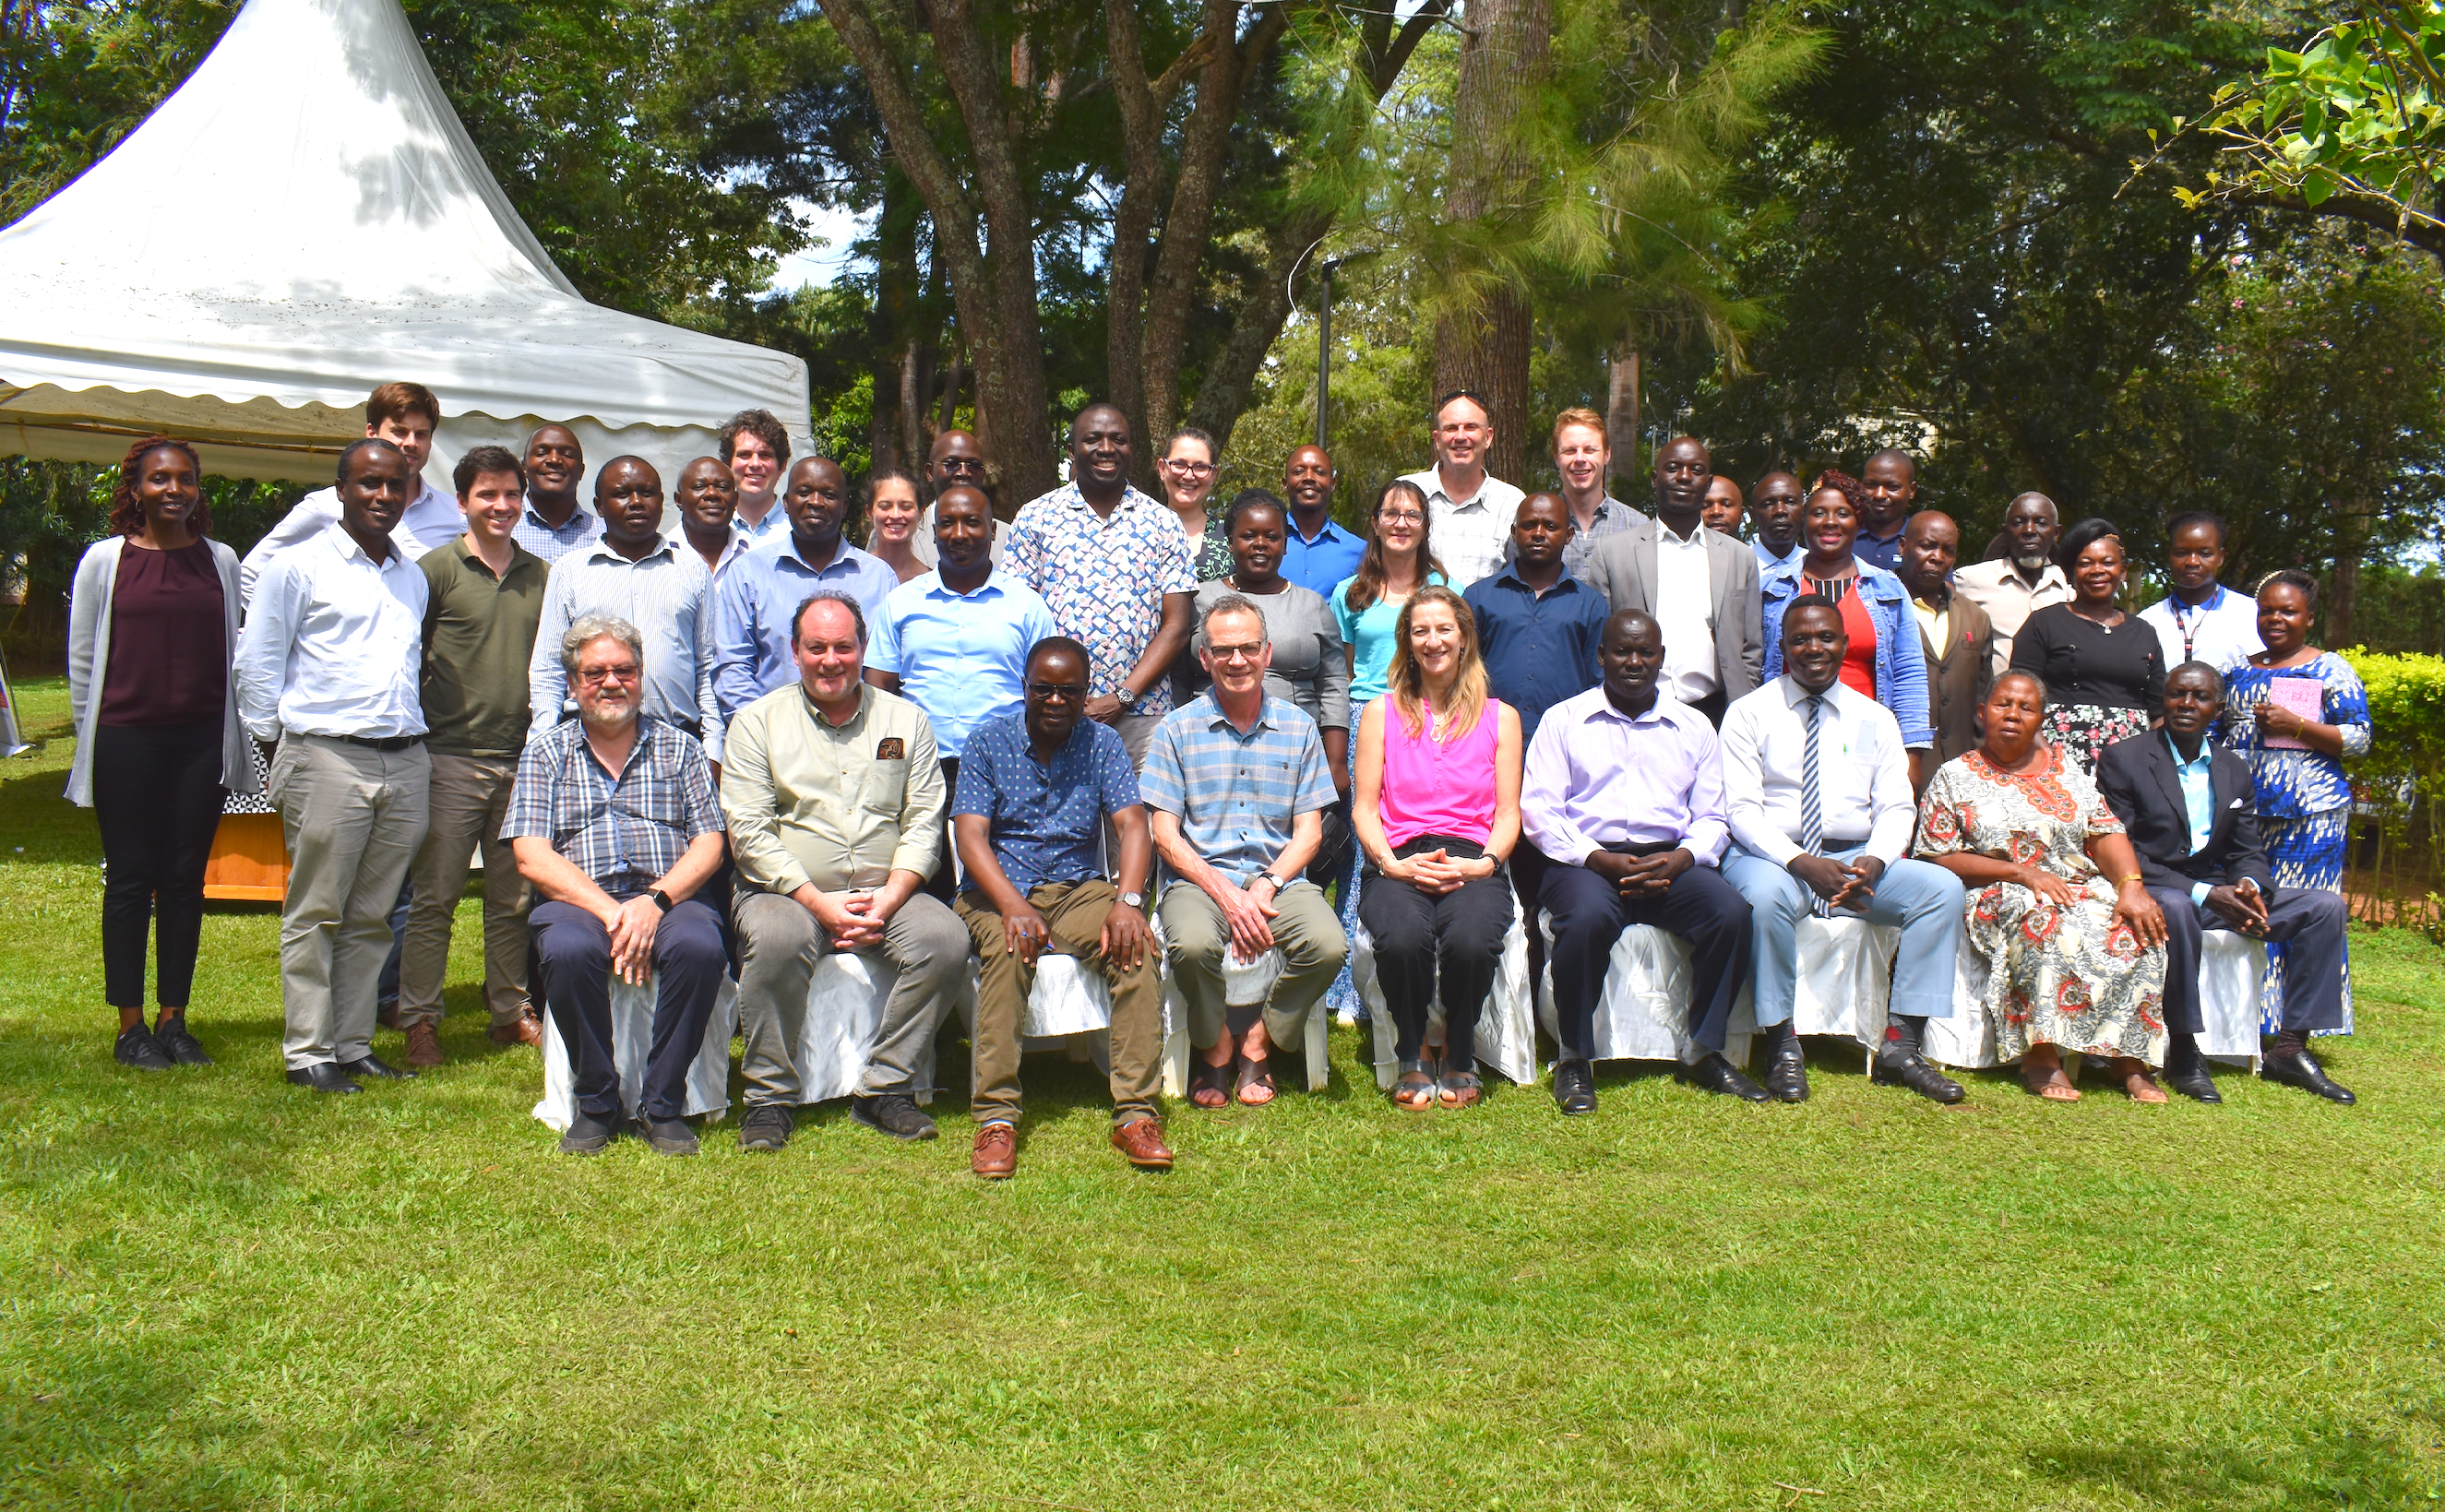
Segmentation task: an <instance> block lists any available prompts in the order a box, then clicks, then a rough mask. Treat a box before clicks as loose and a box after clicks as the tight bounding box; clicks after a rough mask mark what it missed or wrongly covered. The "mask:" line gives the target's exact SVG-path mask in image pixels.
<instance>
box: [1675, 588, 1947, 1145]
mask: <svg viewBox="0 0 2445 1512" xmlns="http://www.w3.org/2000/svg"><path fill="white" fill-rule="evenodd" d="M1850 644H1851V643H1850V637H1849V636H1847V635H1845V634H1844V633H1843V631H1842V611H1841V609H1840V608H1839V607H1837V606H1836V605H1835V603H1834V601H1833V600H1831V599H1829V598H1826V597H1824V596H1823V595H1822V594H1818V593H1803V594H1801V596H1800V597H1798V598H1796V599H1794V600H1792V602H1791V607H1789V608H1788V609H1786V610H1784V611H1783V616H1782V663H1783V667H1784V669H1785V670H1784V672H1783V675H1782V677H1779V678H1777V679H1775V680H1774V681H1772V682H1769V683H1767V684H1766V685H1765V686H1764V687H1762V688H1760V689H1758V690H1757V691H1756V692H1755V693H1752V694H1750V695H1749V696H1748V697H1747V698H1745V699H1743V700H1740V701H1739V702H1738V703H1735V704H1733V705H1732V707H1731V711H1730V712H1729V713H1727V714H1726V715H1725V716H1724V732H1723V733H1724V792H1725V793H1726V795H1727V799H1726V808H1727V810H1728V812H1727V814H1726V819H1727V821H1728V823H1729V824H1730V826H1731V831H1732V850H1731V853H1730V854H1729V855H1727V856H1726V857H1725V858H1724V877H1725V880H1726V881H1728V882H1729V883H1731V885H1732V886H1733V887H1737V888H1739V889H1740V893H1741V896H1742V897H1744V898H1746V899H1747V900H1748V903H1749V926H1750V949H1749V955H1750V960H1751V961H1753V962H1754V964H1755V966H1756V968H1757V1022H1758V1027H1759V1028H1760V1029H1761V1030H1764V1033H1765V1040H1766V1076H1765V1090H1766V1091H1767V1092H1772V1093H1773V1094H1774V1095H1775V1096H1777V1097H1779V1098H1781V1099H1782V1101H1784V1102H1787V1103H1796V1102H1800V1101H1802V1100H1804V1099H1805V1098H1806V1097H1807V1096H1808V1072H1807V1067H1806V1064H1805V1062H1804V1060H1803V1058H1802V1055H1801V1046H1800V1036H1798V1035H1796V1034H1794V1033H1793V1032H1792V1026H1791V1014H1792V999H1793V996H1794V992H1795V984H1796V982H1797V980H1798V966H1799V957H1798V944H1797V940H1798V931H1799V927H1800V921H1801V919H1803V918H1806V917H1808V916H1809V915H1810V914H1812V913H1814V914H1817V915H1819V916H1820V917H1821V916H1824V915H1826V914H1829V913H1831V912H1832V911H1834V910H1841V911H1844V912H1848V913H1853V914H1861V915H1865V916H1866V918H1867V920H1868V921H1869V923H1871V924H1890V925H1897V926H1899V927H1900V929H1901V932H1902V938H1901V956H1900V959H1899V960H1898V961H1895V963H1894V980H1893V994H1892V997H1891V998H1890V999H1888V1000H1887V1005H1886V1017H1885V1033H1884V1042H1883V1044H1882V1046H1881V1047H1880V1048H1879V1049H1878V1051H1877V1052H1876V1055H1874V1056H1873V1057H1872V1058H1871V1059H1870V1061H1869V1063H1868V1075H1869V1079H1870V1080H1872V1081H1876V1082H1879V1083H1885V1082H1898V1083H1899V1084H1901V1085H1902V1086H1905V1087H1908V1088H1910V1089H1911V1090H1912V1091H1913V1092H1917V1093H1918V1094H1919V1095H1921V1096H1923V1097H1928V1098H1932V1099H1933V1100H1934V1101H1936V1102H1939V1103H1957V1102H1959V1101H1961V1097H1962V1092H1961V1088H1960V1085H1959V1084H1958V1083H1956V1082H1953V1081H1951V1080H1950V1079H1948V1078H1946V1077H1945V1076H1943V1075H1941V1074H1939V1073H1937V1072H1936V1070H1935V1068H1933V1067H1932V1066H1930V1065H1929V1064H1928V1063H1927V1062H1926V1061H1925V1060H1924V1059H1922V1058H1920V1055H1919V1044H1920V1038H1921V1035H1922V1032H1923V1031H1924V1030H1925V1028H1926V1024H1927V1020H1928V1019H1930V1018H1950V1017H1952V1004H1953V997H1952V963H1953V956H1954V954H1955V953H1956V952H1957V951H1958V950H1959V949H1960V948H1961V910H1962V889H1961V881H1960V879H1959V878H1957V877H1955V876H1954V875H1953V874H1952V873H1951V872H1950V871H1947V870H1945V869H1944V868H1942V867H1938V866H1932V865H1930V864H1929V863H1927V862H1924V861H1913V860H1910V859H1908V857H1909V853H1910V845H1911V831H1912V829H1913V825H1914V824H1915V823H1916V819H1917V806H1916V804H1915V802H1914V801H1913V797H1912V794H1911V781H1910V755H1909V753H1908V751H1906V750H1905V749H1904V748H1903V746H1902V731H1901V726H1900V725H1899V724H1898V723H1896V722H1895V721H1894V717H1893V715H1892V713H1891V712H1889V711H1888V710H1887V709H1886V708H1885V706H1884V705H1883V704H1881V703H1878V702H1877V701H1876V700H1874V699H1870V698H1866V697H1863V696H1861V695H1860V694H1859V693H1858V692H1857V691H1856V690H1854V689H1851V688H1847V687H1844V686H1843V685H1842V682H1841V671H1842V654H1843V652H1845V651H1847V650H1848V649H1849V648H1850Z"/></svg>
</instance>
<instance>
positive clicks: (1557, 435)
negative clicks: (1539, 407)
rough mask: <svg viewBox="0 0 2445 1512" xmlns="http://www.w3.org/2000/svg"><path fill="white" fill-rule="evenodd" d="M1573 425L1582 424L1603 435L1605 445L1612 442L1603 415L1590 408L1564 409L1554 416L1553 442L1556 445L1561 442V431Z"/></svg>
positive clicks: (1609, 444)
mask: <svg viewBox="0 0 2445 1512" xmlns="http://www.w3.org/2000/svg"><path fill="white" fill-rule="evenodd" d="M1574 425H1584V426H1586V427H1587V428H1588V429H1590V430H1592V431H1594V432H1596V434H1597V435H1598V436H1602V437H1604V439H1605V444H1606V445H1607V446H1611V445H1612V444H1613V437H1612V435H1611V434H1610V433H1609V432H1607V431H1606V430H1605V422H1604V417H1603V416H1601V415H1599V414H1597V413H1596V411H1595V410H1592V409H1566V410H1564V411H1562V413H1560V414H1559V415H1557V416H1555V417H1554V444H1555V445H1556V446H1559V445H1561V444H1562V432H1563V431H1565V430H1567V429H1569V428H1570V427H1571V426H1574Z"/></svg>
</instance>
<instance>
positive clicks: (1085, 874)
mask: <svg viewBox="0 0 2445 1512" xmlns="http://www.w3.org/2000/svg"><path fill="white" fill-rule="evenodd" d="M1138 801H1139V799H1138V778H1137V773H1136V772H1134V771H1133V770H1131V769H1130V766H1129V747H1127V746H1125V745H1123V744H1122V743H1121V733H1120V732H1119V731H1118V730H1115V729H1113V728H1112V727H1111V725H1109V724H1104V723H1102V722H1100V721H1098V720H1094V719H1080V720H1079V721H1078V724H1077V727H1076V728H1075V729H1073V730H1072V731H1071V732H1070V738H1069V739H1067V740H1065V741H1063V742H1062V743H1061V746H1060V749H1058V750H1056V751H1055V752H1054V753H1053V758H1052V759H1051V760H1050V761H1046V760H1040V759H1038V758H1037V756H1036V748H1035V746H1034V744H1033V743H1032V742H1031V741H1030V740H1029V739H1028V737H1027V717H1026V716H1025V715H1023V714H1014V715H1006V716H1004V717H1002V718H1000V719H987V720H985V721H984V722H983V723H982V724H980V725H978V726H977V727H976V728H975V729H974V730H971V731H970V732H968V750H967V755H965V756H961V758H960V787H959V792H958V793H955V794H953V796H952V799H951V812H952V814H953V815H954V816H957V815H959V814H963V813H972V814H975V815H977V816H978V817H980V818H981V819H983V820H984V821H985V827H986V830H987V832H988V833H989V834H990V836H991V838H992V843H993V851H994V859H995V860H996V861H998V862H999V863H1000V864H1001V870H1002V875H1004V876H1006V877H1008V878H1009V879H1010V885H1011V886H1012V887H1017V889H1018V891H1019V895H1020V896H1021V897H1025V896H1026V895H1027V894H1028V893H1031V892H1033V891H1035V890H1036V888H1038V887H1048V886H1052V885H1055V884H1059V883H1064V882H1084V881H1085V880H1087V879H1088V878H1089V877H1100V876H1102V875H1103V874H1104V819H1105V817H1106V816H1107V815H1109V814H1113V813H1117V812H1120V811H1121V810H1123V809H1127V808H1130V807H1133V806H1134V805H1136V804H1137V803H1138Z"/></svg>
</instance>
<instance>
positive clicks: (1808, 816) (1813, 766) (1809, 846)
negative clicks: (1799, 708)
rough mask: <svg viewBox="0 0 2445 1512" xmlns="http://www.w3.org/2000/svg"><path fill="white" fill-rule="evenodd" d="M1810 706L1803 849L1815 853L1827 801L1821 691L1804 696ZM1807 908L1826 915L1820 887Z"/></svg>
mask: <svg viewBox="0 0 2445 1512" xmlns="http://www.w3.org/2000/svg"><path fill="white" fill-rule="evenodd" d="M1805 701H1806V703H1807V707H1808V719H1807V726H1806V727H1807V730H1808V745H1807V753H1806V755H1804V756H1801V762H1800V849H1802V850H1805V851H1807V852H1808V853H1809V854H1810V855H1812V856H1821V855H1823V854H1824V853H1825V805H1824V801H1823V799H1822V798H1820V796H1819V793H1818V788H1817V719H1818V716H1819V715H1820V714H1821V713H1823V712H1824V709H1825V700H1824V698H1823V696H1822V695H1820V694H1815V693H1812V694H1810V695H1809V696H1808V698H1807V700H1805ZM1808 908H1809V911H1810V912H1811V913H1814V914H1815V915H1817V917H1819V918H1820V919H1822V918H1824V917H1826V908H1825V900H1824V899H1823V898H1820V897H1819V896H1818V895H1817V889H1816V888H1814V887H1811V888H1809V889H1808Z"/></svg>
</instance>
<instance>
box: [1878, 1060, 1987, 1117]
mask: <svg viewBox="0 0 2445 1512" xmlns="http://www.w3.org/2000/svg"><path fill="white" fill-rule="evenodd" d="M1868 1080H1869V1082H1870V1083H1871V1084H1872V1085H1875V1086H1877V1087H1907V1088H1909V1089H1910V1090H1911V1091H1913V1092H1916V1093H1918V1094H1919V1095H1920V1096H1921V1097H1924V1098H1926V1099H1927V1100H1928V1101H1929V1102H1932V1103H1942V1104H1944V1105H1945V1106H1946V1107H1948V1108H1950V1107H1951V1106H1952V1105H1953V1104H1954V1103H1957V1102H1959V1101H1961V1100H1962V1099H1963V1098H1965V1097H1967V1096H1969V1093H1968V1092H1963V1091H1962V1090H1961V1083H1959V1082H1957V1081H1954V1080H1953V1079H1952V1078H1951V1077H1950V1076H1948V1075H1946V1074H1945V1073H1942V1072H1940V1071H1938V1070H1936V1069H1935V1068H1934V1067H1933V1066H1931V1065H1929V1064H1928V1063H1927V1062H1926V1061H1924V1060H1922V1059H1920V1058H1919V1057H1918V1056H1916V1055H1913V1056H1912V1057H1911V1058H1910V1059H1908V1060H1902V1061H1888V1060H1886V1059H1884V1058H1883V1057H1881V1056H1874V1057H1871V1058H1870V1059H1869V1061H1868Z"/></svg>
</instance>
